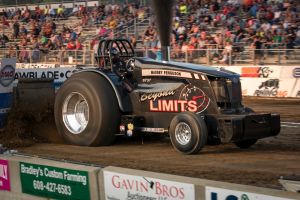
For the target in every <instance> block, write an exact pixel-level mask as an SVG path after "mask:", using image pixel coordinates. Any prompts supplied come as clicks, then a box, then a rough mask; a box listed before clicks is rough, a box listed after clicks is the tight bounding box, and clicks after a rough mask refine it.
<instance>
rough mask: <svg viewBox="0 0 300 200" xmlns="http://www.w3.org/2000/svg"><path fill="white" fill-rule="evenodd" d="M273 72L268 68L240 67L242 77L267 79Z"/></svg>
mask: <svg viewBox="0 0 300 200" xmlns="http://www.w3.org/2000/svg"><path fill="white" fill-rule="evenodd" d="M273 72H274V71H273V70H272V69H271V68H270V67H242V73H241V76H242V77H261V78H268V77H269V76H270V74H272V73H273Z"/></svg>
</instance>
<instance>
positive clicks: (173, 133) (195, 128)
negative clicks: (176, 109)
mask: <svg viewBox="0 0 300 200" xmlns="http://www.w3.org/2000/svg"><path fill="white" fill-rule="evenodd" d="M169 134H170V138H171V142H172V144H173V147H174V148H175V149H176V150H177V151H179V152H181V153H184V154H196V153H198V152H199V151H200V150H201V149H202V148H203V147H204V145H205V144H206V142H207V134H208V133H207V127H206V124H205V122H204V120H203V119H202V118H201V117H199V116H197V115H196V114H195V113H192V112H182V113H179V114H178V115H176V116H175V117H174V118H173V119H172V121H171V123H170V128H169Z"/></svg>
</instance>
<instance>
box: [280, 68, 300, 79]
mask: <svg viewBox="0 0 300 200" xmlns="http://www.w3.org/2000/svg"><path fill="white" fill-rule="evenodd" d="M296 70H297V72H298V71H299V72H300V66H283V67H282V70H281V74H280V78H298V79H299V78H300V77H296V76H295V75H296V74H295V72H296Z"/></svg>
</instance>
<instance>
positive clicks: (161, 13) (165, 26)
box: [152, 0, 175, 61]
mask: <svg viewBox="0 0 300 200" xmlns="http://www.w3.org/2000/svg"><path fill="white" fill-rule="evenodd" d="M152 3H153V7H154V12H155V16H156V24H157V28H158V32H159V38H160V43H161V53H162V60H164V61H169V60H170V36H171V31H172V20H173V12H174V9H173V8H174V5H175V0H152Z"/></svg>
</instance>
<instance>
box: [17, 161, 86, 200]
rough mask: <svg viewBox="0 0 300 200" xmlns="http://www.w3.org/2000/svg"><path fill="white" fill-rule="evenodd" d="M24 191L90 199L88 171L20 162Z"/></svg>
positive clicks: (49, 195) (39, 194)
mask: <svg viewBox="0 0 300 200" xmlns="http://www.w3.org/2000/svg"><path fill="white" fill-rule="evenodd" d="M20 178H21V184H22V192H23V193H27V194H32V195H37V196H42V197H48V198H54V199H78V200H81V199H90V191H89V179H88V172H86V171H79V170H71V169H64V168H59V167H51V166H46V165H36V164H31V163H24V162H20Z"/></svg>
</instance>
